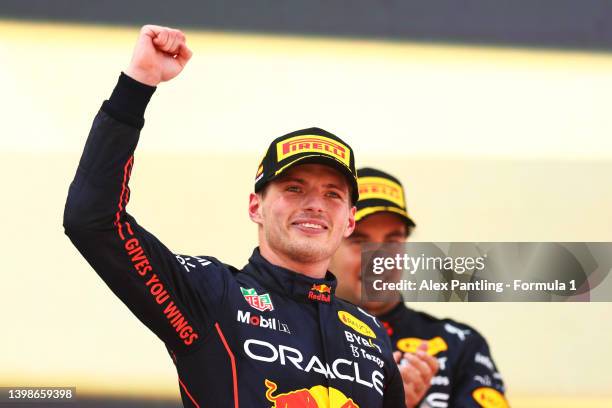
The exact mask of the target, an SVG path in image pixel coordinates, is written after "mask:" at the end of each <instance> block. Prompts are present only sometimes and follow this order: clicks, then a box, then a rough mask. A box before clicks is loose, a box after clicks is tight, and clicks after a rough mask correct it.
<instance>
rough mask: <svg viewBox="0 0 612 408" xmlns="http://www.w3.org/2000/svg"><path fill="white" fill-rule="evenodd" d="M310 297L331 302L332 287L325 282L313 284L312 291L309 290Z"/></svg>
mask: <svg viewBox="0 0 612 408" xmlns="http://www.w3.org/2000/svg"><path fill="white" fill-rule="evenodd" d="M308 299H310V300H316V301H319V302H325V303H329V302H330V301H331V287H330V286H328V285H326V284H324V283H321V284H319V285H312V287H311V288H310V292H308Z"/></svg>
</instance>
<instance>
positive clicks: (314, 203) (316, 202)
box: [302, 190, 325, 212]
mask: <svg viewBox="0 0 612 408" xmlns="http://www.w3.org/2000/svg"><path fill="white" fill-rule="evenodd" d="M302 206H303V208H304V210H310V211H316V212H321V211H323V210H324V208H325V202H324V198H323V197H322V196H321V194H320V193H319V192H318V191H313V190H310V191H308V192H307V193H306V194H304V201H303V202H302Z"/></svg>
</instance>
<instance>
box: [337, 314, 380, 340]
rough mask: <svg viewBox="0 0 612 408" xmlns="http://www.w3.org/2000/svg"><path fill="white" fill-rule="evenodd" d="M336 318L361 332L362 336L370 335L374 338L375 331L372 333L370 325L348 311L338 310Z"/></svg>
mask: <svg viewBox="0 0 612 408" xmlns="http://www.w3.org/2000/svg"><path fill="white" fill-rule="evenodd" d="M338 318H339V319H340V321H341V322H342V323H344V324H345V325H347V326H348V327H350V328H351V329H353V330H355V331H356V332H357V333H359V334H363V335H364V336H368V337H372V338H373V339H375V338H376V333H374V331H373V330H372V329H370V326H368V325H367V324H365V323H364V322H362V321H361V320H359V319H358V318H356V317H355V316H353V315H352V314H350V313H349V312H346V311H344V310H340V311H339V312H338Z"/></svg>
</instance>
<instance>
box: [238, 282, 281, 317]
mask: <svg viewBox="0 0 612 408" xmlns="http://www.w3.org/2000/svg"><path fill="white" fill-rule="evenodd" d="M240 291H241V292H242V296H244V300H246V301H247V303H248V304H249V306H251V307H252V308H254V309H257V310H259V311H260V312H263V311H266V310H269V311H272V310H274V305H273V304H272V299H270V294H269V293H264V294H263V295H258V294H257V292H256V291H255V289H245V288H240Z"/></svg>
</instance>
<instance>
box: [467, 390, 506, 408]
mask: <svg viewBox="0 0 612 408" xmlns="http://www.w3.org/2000/svg"><path fill="white" fill-rule="evenodd" d="M472 397H473V398H474V400H475V401H476V402H477V403H478V404H479V405H480V406H481V407H483V408H509V405H508V402H507V401H506V398H505V397H504V396H503V394H502V393H501V392H499V391H497V390H496V389H494V388H489V387H480V388H476V389H475V390H474V391H473V392H472Z"/></svg>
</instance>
